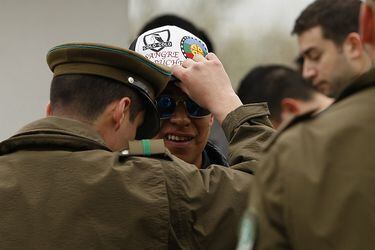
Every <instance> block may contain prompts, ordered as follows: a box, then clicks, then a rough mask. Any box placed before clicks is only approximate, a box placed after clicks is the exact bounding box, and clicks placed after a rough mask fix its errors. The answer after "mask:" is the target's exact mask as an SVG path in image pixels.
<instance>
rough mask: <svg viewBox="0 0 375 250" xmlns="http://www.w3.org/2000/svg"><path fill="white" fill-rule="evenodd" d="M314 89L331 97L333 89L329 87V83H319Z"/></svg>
mask: <svg viewBox="0 0 375 250" xmlns="http://www.w3.org/2000/svg"><path fill="white" fill-rule="evenodd" d="M314 87H315V89H316V90H317V91H318V92H320V93H322V94H323V95H326V96H331V88H330V86H329V83H327V82H322V83H318V84H316V85H315V86H314Z"/></svg>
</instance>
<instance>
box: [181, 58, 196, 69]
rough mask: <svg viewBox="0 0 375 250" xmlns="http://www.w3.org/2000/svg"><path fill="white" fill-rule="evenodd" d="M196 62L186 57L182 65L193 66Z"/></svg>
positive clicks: (185, 66)
mask: <svg viewBox="0 0 375 250" xmlns="http://www.w3.org/2000/svg"><path fill="white" fill-rule="evenodd" d="M193 64H194V61H193V60H191V59H190V58H188V59H186V60H185V61H183V62H182V64H181V65H182V67H184V68H189V67H190V66H192V65H193Z"/></svg>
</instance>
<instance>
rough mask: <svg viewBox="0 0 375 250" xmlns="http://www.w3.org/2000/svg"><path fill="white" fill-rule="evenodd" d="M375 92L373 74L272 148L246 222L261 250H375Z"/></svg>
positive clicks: (308, 117)
mask: <svg viewBox="0 0 375 250" xmlns="http://www.w3.org/2000/svg"><path fill="white" fill-rule="evenodd" d="M374 86H375V71H371V72H369V73H367V74H366V75H364V76H362V77H361V78H359V79H358V80H357V81H355V82H354V83H353V84H351V85H350V86H349V87H347V88H346V89H345V90H344V91H343V92H342V94H341V96H340V97H339V98H338V99H337V101H336V103H335V104H334V105H332V106H331V107H330V108H329V109H327V110H326V111H324V112H323V113H321V114H319V115H309V114H308V115H305V116H302V117H299V118H297V119H296V120H295V121H294V122H293V124H291V125H290V126H289V128H287V129H286V130H285V131H283V132H281V133H280V134H278V135H277V136H276V139H275V140H274V141H273V142H272V143H271V144H273V145H270V146H269V147H268V149H267V150H266V156H265V159H264V161H262V163H261V167H260V168H259V171H258V172H257V176H256V178H255V181H254V183H253V189H252V194H253V195H252V196H251V199H250V202H251V203H250V209H249V210H248V212H247V214H246V217H245V218H247V219H244V226H245V225H247V226H248V228H247V231H248V232H250V231H251V230H250V229H249V227H251V226H252V228H253V229H254V230H255V231H256V232H257V235H256V237H255V238H256V249H262V250H263V249H305V250H309V249H311V250H332V249H339V250H359V249H361V250H364V249H374V248H375V237H374V232H375V199H374V195H375V157H374V152H373V150H374V149H375V127H374V124H375V112H374V108H375V88H374ZM246 220H249V221H250V222H251V223H245V222H246ZM244 229H246V228H244ZM245 231H246V230H245ZM242 238H243V240H246V237H242ZM249 238H250V239H249ZM247 240H249V241H251V237H248V239H247ZM240 243H241V244H243V243H244V241H243V242H240ZM249 245H251V244H249ZM242 246H244V245H242ZM241 249H242V248H241Z"/></svg>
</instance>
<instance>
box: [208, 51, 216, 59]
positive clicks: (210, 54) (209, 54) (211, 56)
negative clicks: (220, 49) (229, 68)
mask: <svg viewBox="0 0 375 250" xmlns="http://www.w3.org/2000/svg"><path fill="white" fill-rule="evenodd" d="M206 59H207V60H219V58H218V57H217V56H216V55H215V54H214V53H211V52H210V53H208V54H207V55H206Z"/></svg>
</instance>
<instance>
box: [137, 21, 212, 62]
mask: <svg viewBox="0 0 375 250" xmlns="http://www.w3.org/2000/svg"><path fill="white" fill-rule="evenodd" d="M133 46H134V45H133ZM134 50H135V51H136V52H138V53H139V54H142V55H143V56H145V57H146V58H147V59H149V60H151V61H152V62H154V63H159V64H163V65H165V66H169V67H171V66H173V65H181V64H182V62H183V61H185V60H186V59H187V58H191V59H193V57H194V55H195V54H198V53H199V54H201V55H203V56H206V55H207V53H208V49H207V46H206V44H205V43H204V42H203V41H202V40H201V39H199V38H198V37H196V36H195V35H193V34H191V33H190V32H188V31H186V30H184V29H181V28H179V27H177V26H169V25H167V26H162V27H159V28H156V29H152V30H149V31H146V32H145V33H143V34H142V35H140V36H139V37H138V38H137V40H136V41H135V47H134Z"/></svg>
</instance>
